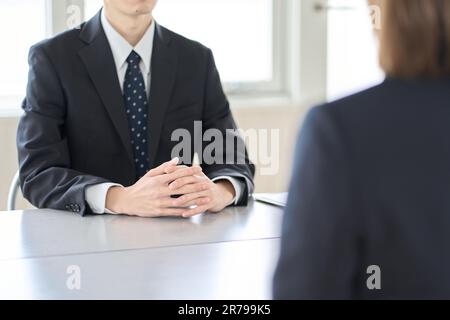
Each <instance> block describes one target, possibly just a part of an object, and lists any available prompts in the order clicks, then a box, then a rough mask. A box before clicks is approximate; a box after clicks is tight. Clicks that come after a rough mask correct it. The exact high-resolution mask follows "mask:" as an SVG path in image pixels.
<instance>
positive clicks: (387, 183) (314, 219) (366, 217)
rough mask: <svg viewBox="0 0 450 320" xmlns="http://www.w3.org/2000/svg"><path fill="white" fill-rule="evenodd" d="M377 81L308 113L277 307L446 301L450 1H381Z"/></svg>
mask: <svg viewBox="0 0 450 320" xmlns="http://www.w3.org/2000/svg"><path fill="white" fill-rule="evenodd" d="M376 2H377V3H378V5H380V6H381V14H382V25H381V30H380V31H379V40H380V64H381V66H382V68H383V69H384V71H385V73H386V80H385V81H384V82H383V83H382V84H380V85H378V86H376V87H373V88H371V89H368V90H366V91H364V92H361V93H358V94H356V95H353V96H350V97H347V98H344V99H342V100H339V101H336V102H332V103H329V104H325V105H322V106H319V107H316V108H314V109H312V111H310V113H309V114H308V116H307V119H306V121H305V123H304V127H303V130H302V133H301V135H300V139H299V142H298V146H297V152H296V160H295V167H294V173H293V178H292V182H291V187H290V194H289V201H288V207H287V209H286V213H285V217H284V224H283V237H282V245H281V255H280V261H279V264H278V267H277V270H276V274H275V279H274V297H275V298H277V299H433V298H438V299H442V298H444V299H449V298H450V271H449V270H450V0H381V1H376Z"/></svg>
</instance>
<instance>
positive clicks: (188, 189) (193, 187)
mask: <svg viewBox="0 0 450 320" xmlns="http://www.w3.org/2000/svg"><path fill="white" fill-rule="evenodd" d="M212 188H213V186H211V184H210V183H209V182H200V183H192V184H188V185H185V186H184V187H181V188H179V189H177V190H173V191H172V194H171V195H186V196H188V195H189V194H193V193H197V192H202V191H208V190H211V189H212Z"/></svg>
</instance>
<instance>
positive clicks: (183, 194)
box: [166, 166, 236, 218]
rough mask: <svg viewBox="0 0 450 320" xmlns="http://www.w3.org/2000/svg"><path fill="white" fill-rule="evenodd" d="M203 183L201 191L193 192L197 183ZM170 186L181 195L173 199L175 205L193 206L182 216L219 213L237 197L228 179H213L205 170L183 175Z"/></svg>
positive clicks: (169, 171) (173, 169)
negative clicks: (193, 174)
mask: <svg viewBox="0 0 450 320" xmlns="http://www.w3.org/2000/svg"><path fill="white" fill-rule="evenodd" d="M182 167H183V166H178V167H171V168H169V169H167V172H166V173H171V172H173V171H176V170H178V169H180V168H182ZM198 184H201V185H203V188H202V189H203V190H202V191H200V192H192V191H191V190H193V189H196V188H195V187H196V185H198ZM169 188H170V189H172V190H173V191H177V193H178V194H180V197H179V198H177V199H174V200H173V206H174V207H191V206H195V207H194V208H191V209H188V208H187V209H186V211H185V212H183V213H182V216H183V217H185V218H189V217H192V216H195V215H197V214H200V213H203V212H206V211H208V212H212V213H217V212H220V211H222V210H223V209H224V208H225V207H227V206H229V205H230V204H232V202H233V199H234V198H235V195H236V194H235V190H234V187H233V185H232V184H231V182H230V181H228V180H218V181H216V182H213V181H211V179H209V178H208V177H207V176H206V175H205V174H204V173H203V172H202V173H200V174H199V175H195V176H190V177H183V178H180V179H177V180H175V181H173V182H171V183H170V184H169Z"/></svg>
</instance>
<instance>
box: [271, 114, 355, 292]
mask: <svg viewBox="0 0 450 320" xmlns="http://www.w3.org/2000/svg"><path fill="white" fill-rule="evenodd" d="M328 111H329V110H327V109H325V108H323V107H319V108H315V109H313V110H312V111H311V112H310V113H309V115H308V116H307V118H306V120H305V123H304V126H303V130H302V132H301V134H300V138H299V139H298V144H297V148H296V156H295V161H294V163H295V164H294V168H293V176H292V181H291V186H290V190H289V200H288V206H287V208H286V211H285V216H284V221H283V228H282V240H281V253H280V259H279V262H278V266H277V269H276V273H275V277H274V286H273V288H274V298H275V299H288V300H289V299H351V298H353V297H354V293H355V287H359V288H360V287H361V283H360V280H358V274H361V273H359V271H358V270H361V269H360V268H361V267H363V266H361V265H359V262H358V261H359V259H358V248H359V245H360V237H359V236H358V230H359V228H360V227H359V223H360V218H359V216H358V213H361V212H359V210H358V209H357V206H358V202H359V201H358V196H357V193H356V192H355V191H354V190H355V179H354V178H353V174H354V173H353V171H352V170H351V162H350V160H349V158H350V157H349V152H348V151H347V149H346V146H345V143H344V140H345V139H344V138H343V136H342V132H341V131H340V130H338V128H337V125H336V122H337V121H335V120H334V119H333V117H332V116H331V115H330V114H328V113H327V112H328Z"/></svg>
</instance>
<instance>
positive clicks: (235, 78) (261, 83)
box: [85, 0, 282, 93]
mask: <svg viewBox="0 0 450 320" xmlns="http://www.w3.org/2000/svg"><path fill="white" fill-rule="evenodd" d="M275 3H279V1H273V0H215V1H211V0H190V1H186V0H161V1H159V2H158V4H157V6H156V8H155V12H154V17H155V20H156V21H157V22H158V23H159V24H161V25H163V26H165V27H167V28H168V29H170V30H172V31H174V32H177V33H179V34H181V35H183V36H185V37H187V38H190V39H192V40H196V41H199V42H201V43H202V44H204V45H206V46H207V47H209V48H211V49H212V51H213V53H214V57H215V60H216V64H217V68H218V69H219V72H220V75H221V78H222V82H223V83H224V86H225V89H226V90H227V92H228V93H233V92H236V93H244V92H254V91H259V92H261V91H265V92H267V91H278V90H281V85H282V79H281V78H282V76H281V74H282V71H281V63H278V62H277V61H279V60H280V59H279V54H280V53H281V52H282V51H281V48H280V47H279V46H278V45H276V44H278V41H275V40H276V39H275V37H274V30H277V28H278V23H279V22H280V19H278V18H277V17H278V15H277V13H279V12H280V10H278V8H277V6H279V5H280V4H278V5H275ZM100 7H101V1H99V0H85V16H86V18H89V17H91V16H92V15H94V14H95V13H96V12H97V11H98V9H99V8H100Z"/></svg>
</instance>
